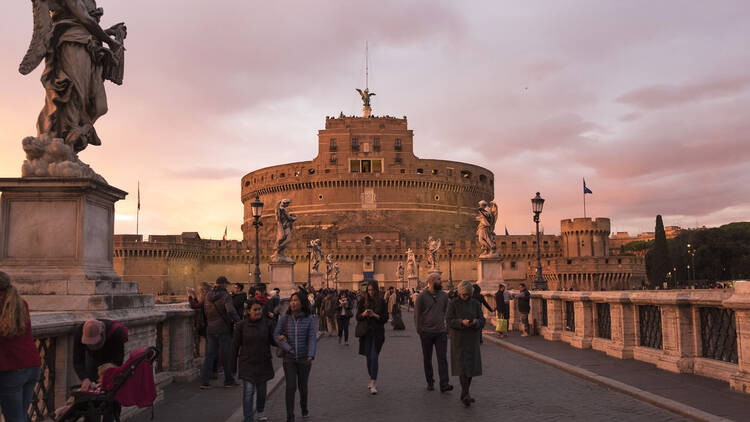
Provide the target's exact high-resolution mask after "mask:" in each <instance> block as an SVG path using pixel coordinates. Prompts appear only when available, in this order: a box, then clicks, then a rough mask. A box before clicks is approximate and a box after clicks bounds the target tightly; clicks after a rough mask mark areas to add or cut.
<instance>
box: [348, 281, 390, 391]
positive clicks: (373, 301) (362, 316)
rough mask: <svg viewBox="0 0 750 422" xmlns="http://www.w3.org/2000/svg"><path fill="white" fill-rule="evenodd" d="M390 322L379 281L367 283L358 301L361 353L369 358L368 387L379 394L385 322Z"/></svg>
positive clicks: (357, 334)
mask: <svg viewBox="0 0 750 422" xmlns="http://www.w3.org/2000/svg"><path fill="white" fill-rule="evenodd" d="M386 322H388V311H387V309H386V304H385V300H383V298H382V297H381V296H380V289H379V288H378V282H377V281H375V280H371V281H370V282H368V283H367V290H366V291H365V294H364V297H362V299H360V300H359V303H357V328H356V331H355V333H354V334H355V335H356V336H357V337H359V354H360V355H364V356H365V357H366V358H367V373H368V374H369V376H370V382H369V383H368V384H367V388H368V390H369V391H370V394H377V393H378V390H377V389H376V388H375V382H376V381H377V379H378V357H379V355H380V350H381V349H382V348H383V343H385V327H384V326H385V323H386Z"/></svg>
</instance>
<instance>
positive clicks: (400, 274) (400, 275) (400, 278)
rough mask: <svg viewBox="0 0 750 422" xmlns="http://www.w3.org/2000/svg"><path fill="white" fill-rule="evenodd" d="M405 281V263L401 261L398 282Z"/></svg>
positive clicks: (398, 269)
mask: <svg viewBox="0 0 750 422" xmlns="http://www.w3.org/2000/svg"><path fill="white" fill-rule="evenodd" d="M404 280H405V278H404V263H403V262H401V261H399V262H398V268H397V269H396V281H400V282H403V281H404Z"/></svg>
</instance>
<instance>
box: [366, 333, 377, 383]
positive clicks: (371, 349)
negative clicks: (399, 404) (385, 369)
mask: <svg viewBox="0 0 750 422" xmlns="http://www.w3.org/2000/svg"><path fill="white" fill-rule="evenodd" d="M364 341H365V356H366V357H367V373H368V374H369V375H370V379H372V380H377V379H378V357H379V355H380V353H379V352H378V346H377V344H376V343H375V330H373V329H370V330H369V331H368V332H367V334H366V335H365V337H364Z"/></svg>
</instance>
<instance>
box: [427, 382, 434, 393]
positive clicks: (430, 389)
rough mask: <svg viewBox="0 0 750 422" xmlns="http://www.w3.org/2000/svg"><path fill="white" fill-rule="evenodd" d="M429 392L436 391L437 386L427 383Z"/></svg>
mask: <svg viewBox="0 0 750 422" xmlns="http://www.w3.org/2000/svg"><path fill="white" fill-rule="evenodd" d="M427 391H435V384H433V383H431V382H428V383H427Z"/></svg>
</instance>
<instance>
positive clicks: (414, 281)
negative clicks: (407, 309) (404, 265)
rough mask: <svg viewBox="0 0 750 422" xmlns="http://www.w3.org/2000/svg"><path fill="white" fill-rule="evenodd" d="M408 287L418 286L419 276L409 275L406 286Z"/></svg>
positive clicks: (414, 287)
mask: <svg viewBox="0 0 750 422" xmlns="http://www.w3.org/2000/svg"><path fill="white" fill-rule="evenodd" d="M406 287H408V288H409V289H416V288H418V287H419V277H409V278H408V285H407V286H406Z"/></svg>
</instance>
